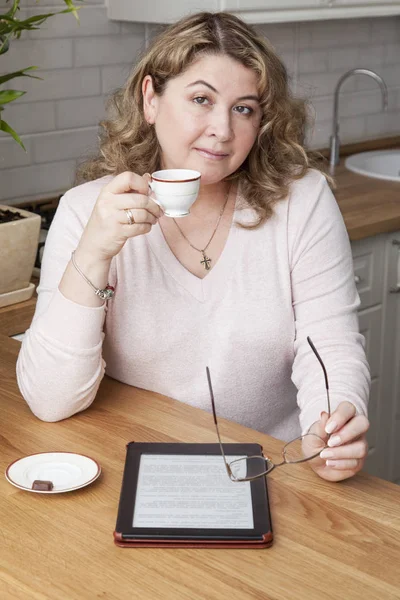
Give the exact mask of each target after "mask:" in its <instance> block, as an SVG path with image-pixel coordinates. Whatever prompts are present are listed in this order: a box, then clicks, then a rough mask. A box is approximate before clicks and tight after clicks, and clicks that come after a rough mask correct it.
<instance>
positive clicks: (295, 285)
mask: <svg viewBox="0 0 400 600" xmlns="http://www.w3.org/2000/svg"><path fill="white" fill-rule="evenodd" d="M113 107H114V111H113V113H112V116H110V118H109V120H107V121H105V122H103V123H102V127H103V136H102V139H101V146H100V153H99V155H98V157H97V158H95V159H94V160H91V161H89V162H88V163H86V164H85V165H84V166H83V168H82V169H81V172H80V177H81V179H82V180H86V183H83V184H82V185H79V186H78V187H75V188H73V189H72V190H70V191H69V192H67V193H66V194H65V195H64V197H63V199H62V200H61V202H60V206H59V209H58V211H57V214H56V216H55V219H54V222H53V224H52V227H51V229H50V231H49V235H48V238H47V244H46V249H45V252H44V257H43V266H42V275H41V281H40V286H39V288H38V302H37V309H36V313H35V317H34V320H33V323H32V326H31V328H30V329H29V330H28V332H27V334H26V336H25V339H24V341H23V344H22V348H21V352H20V356H19V360H18V366H17V373H18V381H19V385H20V389H21V392H22V394H23V395H24V397H25V399H26V401H27V402H28V404H29V406H30V407H31V409H32V411H33V412H34V413H35V414H36V415H37V416H38V417H39V418H41V419H43V420H48V421H55V420H59V419H64V418H66V417H69V416H70V415H72V414H74V413H76V412H78V411H81V410H84V409H85V408H87V407H88V406H89V405H90V404H91V403H92V402H93V400H94V398H95V395H96V392H97V389H98V386H99V384H100V381H101V379H102V377H103V375H104V372H107V374H109V375H110V376H112V377H114V378H116V379H119V380H121V381H123V382H125V383H127V384H130V385H134V386H138V387H142V388H146V389H151V390H154V391H156V392H159V393H162V394H165V395H168V396H171V397H173V398H175V399H178V400H181V401H183V402H187V403H189V404H192V405H193V406H198V407H201V408H204V409H207V410H209V409H210V399H209V395H208V387H207V380H206V377H205V366H206V365H209V366H210V368H211V372H212V377H213V385H214V392H215V396H216V398H217V404H218V413H219V414H220V415H221V416H224V417H226V418H229V419H233V420H236V421H239V422H241V423H243V424H245V425H247V426H250V427H253V428H256V429H259V430H262V431H265V432H267V433H269V434H271V435H274V436H276V437H278V438H280V439H282V440H290V439H292V438H295V437H296V436H297V435H299V434H300V432H305V431H308V430H310V428H311V430H312V431H314V432H315V433H318V434H319V435H321V436H326V437H327V432H328V433H332V432H334V435H333V436H332V437H331V439H330V442H329V443H330V445H331V446H332V448H331V449H330V450H325V451H324V452H325V453H327V452H328V453H329V452H330V453H331V456H330V457H329V460H328V461H326V460H325V458H328V457H324V455H321V456H322V458H321V459H320V460H318V461H316V462H315V463H313V468H314V469H315V470H316V472H317V473H318V474H319V475H320V476H321V477H324V478H325V479H329V480H332V481H337V480H340V479H345V478H347V477H350V476H352V475H354V473H356V472H357V471H358V470H359V469H360V468H361V467H362V464H363V461H364V458H365V455H366V452H367V444H366V441H365V432H366V430H367V429H368V419H367V417H366V414H367V413H366V405H367V400H368V393H369V385H370V378H369V370H368V365H367V362H366V358H365V354H364V350H363V337H362V336H361V335H360V334H359V332H358V324H357V314H356V309H357V307H358V306H359V298H358V295H357V291H356V289H355V285H354V277H353V270H352V258H351V252H350V246H349V241H348V236H347V233H346V230H345V227H344V224H343V220H342V218H341V215H340V212H339V209H338V207H337V205H336V202H335V200H334V198H333V196H332V194H331V192H330V190H329V187H328V185H327V183H326V179H325V177H324V176H323V175H322V174H321V173H320V172H319V170H318V167H316V168H310V167H311V166H313V165H315V164H316V163H315V162H314V161H313V158H312V156H311V154H310V153H307V152H306V150H305V149H304V148H303V139H304V129H305V125H306V109H305V105H304V103H303V102H302V101H299V100H295V99H294V98H292V96H291V94H290V91H289V87H288V78H287V74H286V70H285V67H284V65H283V64H282V62H281V61H280V59H279V58H278V57H277V55H276V54H275V52H274V51H273V49H272V48H271V46H270V45H269V43H268V42H267V41H266V40H265V39H264V38H262V37H259V36H258V35H257V34H256V33H255V32H254V31H253V30H252V29H251V28H250V27H249V26H247V25H246V24H245V23H243V22H242V21H240V20H239V19H237V18H236V17H234V16H232V15H229V14H227V13H218V14H211V13H201V14H198V15H194V16H191V17H188V18H186V19H183V20H182V21H180V22H178V23H177V24H175V25H172V26H171V27H169V28H167V29H166V30H165V31H164V32H163V33H162V34H161V36H160V37H159V38H158V39H156V40H155V41H154V43H153V44H152V46H151V47H150V48H149V49H148V50H147V51H146V53H145V55H144V56H143V58H142V59H141V61H140V62H139V63H138V65H137V66H136V67H135V68H134V69H133V72H132V74H131V76H130V77H129V79H128V81H127V82H126V84H125V86H124V87H123V88H122V89H121V90H119V91H117V93H116V94H115V95H114V103H113ZM160 168H187V169H195V170H198V171H200V172H201V187H200V192H199V196H198V199H197V201H196V203H195V204H194V205H193V207H192V209H191V212H190V215H189V216H188V217H186V218H184V219H180V220H179V223H178V221H177V220H174V219H171V218H168V217H166V216H165V215H164V214H163V213H162V211H161V209H160V208H159V207H158V206H157V204H155V202H154V201H153V200H152V199H151V197H150V194H149V188H148V175H147V174H148V173H151V172H153V171H155V170H157V169H160ZM205 250H206V252H207V257H208V258H210V259H211V262H209V261H208V263H206V264H208V266H209V269H208V270H206V269H205V268H204V266H205V265H204V261H203V262H202V259H203V253H202V252H203V251H205ZM107 284H108V285H109V286H111V287H115V294H114V296H113V297H112V299H111V300H109V301H107V302H105V301H103V300H102V299H101V298H100V297H99V296H98V295H96V294H95V293H94V290H106V289H108V290H110V287H109V288H106V286H107ZM107 293H108V292H107V291H106V292H104V294H105V295H107ZM308 335H309V336H310V337H311V338H312V340H313V341H314V343H315V345H316V347H317V348H318V350H319V352H320V354H321V356H322V358H323V360H324V362H325V365H326V367H327V371H328V376H329V381H330V391H331V406H332V414H331V417H330V419H329V422H327V421H328V415H327V413H326V410H327V408H326V399H325V398H326V397H325V388H324V381H323V377H322V374H321V370H320V367H319V365H318V363H317V362H316V358H315V356H314V355H313V353H312V352H311V349H310V347H309V345H308V344H307V341H306V338H307V336H308ZM296 388H297V390H298V391H296ZM296 399H297V402H296Z"/></svg>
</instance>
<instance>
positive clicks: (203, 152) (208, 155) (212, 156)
mask: <svg viewBox="0 0 400 600" xmlns="http://www.w3.org/2000/svg"><path fill="white" fill-rule="evenodd" d="M195 150H196V152H198V153H199V154H200V155H201V156H204V157H205V158H209V159H210V160H223V159H224V158H226V157H227V156H229V155H228V154H222V153H215V152H211V151H210V150H205V149H204V148H195Z"/></svg>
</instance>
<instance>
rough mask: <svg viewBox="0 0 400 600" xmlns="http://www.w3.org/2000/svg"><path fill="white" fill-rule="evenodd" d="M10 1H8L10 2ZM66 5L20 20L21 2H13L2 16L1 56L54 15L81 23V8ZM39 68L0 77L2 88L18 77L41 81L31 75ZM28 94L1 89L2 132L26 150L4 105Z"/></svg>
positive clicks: (66, 0)
mask: <svg viewBox="0 0 400 600" xmlns="http://www.w3.org/2000/svg"><path fill="white" fill-rule="evenodd" d="M8 1H9V0H7V2H8ZM64 3H65V4H66V5H67V7H68V8H66V9H65V10H61V11H58V12H55V13H47V14H43V15H35V16H33V17H30V18H29V19H25V20H20V19H18V18H17V16H16V15H17V11H19V10H20V8H19V4H20V0H12V6H11V8H10V10H9V11H8V12H6V13H4V14H0V55H1V54H5V53H6V52H8V51H9V49H10V42H11V40H12V39H19V38H20V37H21V33H22V32H23V31H32V30H35V29H39V28H40V25H42V24H43V23H44V22H45V21H46V20H47V19H48V18H50V17H53V16H54V15H58V14H62V13H73V15H74V16H75V18H76V20H77V21H78V22H79V17H78V12H77V11H78V10H79V7H77V6H75V5H74V3H73V0H64ZM37 68H38V67H27V68H26V69H22V70H21V71H15V72H14V73H6V74H5V75H0V88H1V87H4V84H5V83H6V82H7V81H10V80H11V79H14V78H16V77H32V78H34V79H41V77H37V76H35V75H32V74H31V73H29V71H34V70H35V69H37ZM24 94H26V92H23V91H20V90H8V89H0V130H2V131H4V132H5V133H7V134H9V135H11V136H12V137H13V138H14V140H15V141H16V142H18V144H19V145H20V146H22V148H23V149H24V150H25V146H24V145H23V143H22V141H21V139H20V137H19V135H18V134H17V133H16V131H14V129H13V128H12V127H10V125H9V124H8V123H6V121H4V120H3V119H2V111H3V110H4V104H9V103H10V102H13V101H14V100H17V98H20V97H21V96H23V95H24Z"/></svg>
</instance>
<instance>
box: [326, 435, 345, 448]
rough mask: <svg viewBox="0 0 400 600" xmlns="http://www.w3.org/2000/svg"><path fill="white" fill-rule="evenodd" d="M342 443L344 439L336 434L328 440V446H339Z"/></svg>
mask: <svg viewBox="0 0 400 600" xmlns="http://www.w3.org/2000/svg"><path fill="white" fill-rule="evenodd" d="M341 443H342V440H341V439H340V437H339V436H338V435H334V436H332V437H331V438H329V440H328V446H339V444H341Z"/></svg>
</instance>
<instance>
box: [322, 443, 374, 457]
mask: <svg viewBox="0 0 400 600" xmlns="http://www.w3.org/2000/svg"><path fill="white" fill-rule="evenodd" d="M367 453H368V444H367V441H366V439H365V438H363V439H362V440H358V441H357V442H353V443H352V444H345V445H344V446H338V447H337V448H325V449H324V450H322V452H321V453H320V457H321V458H324V459H329V460H343V459H352V458H365V456H366V455H367Z"/></svg>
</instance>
